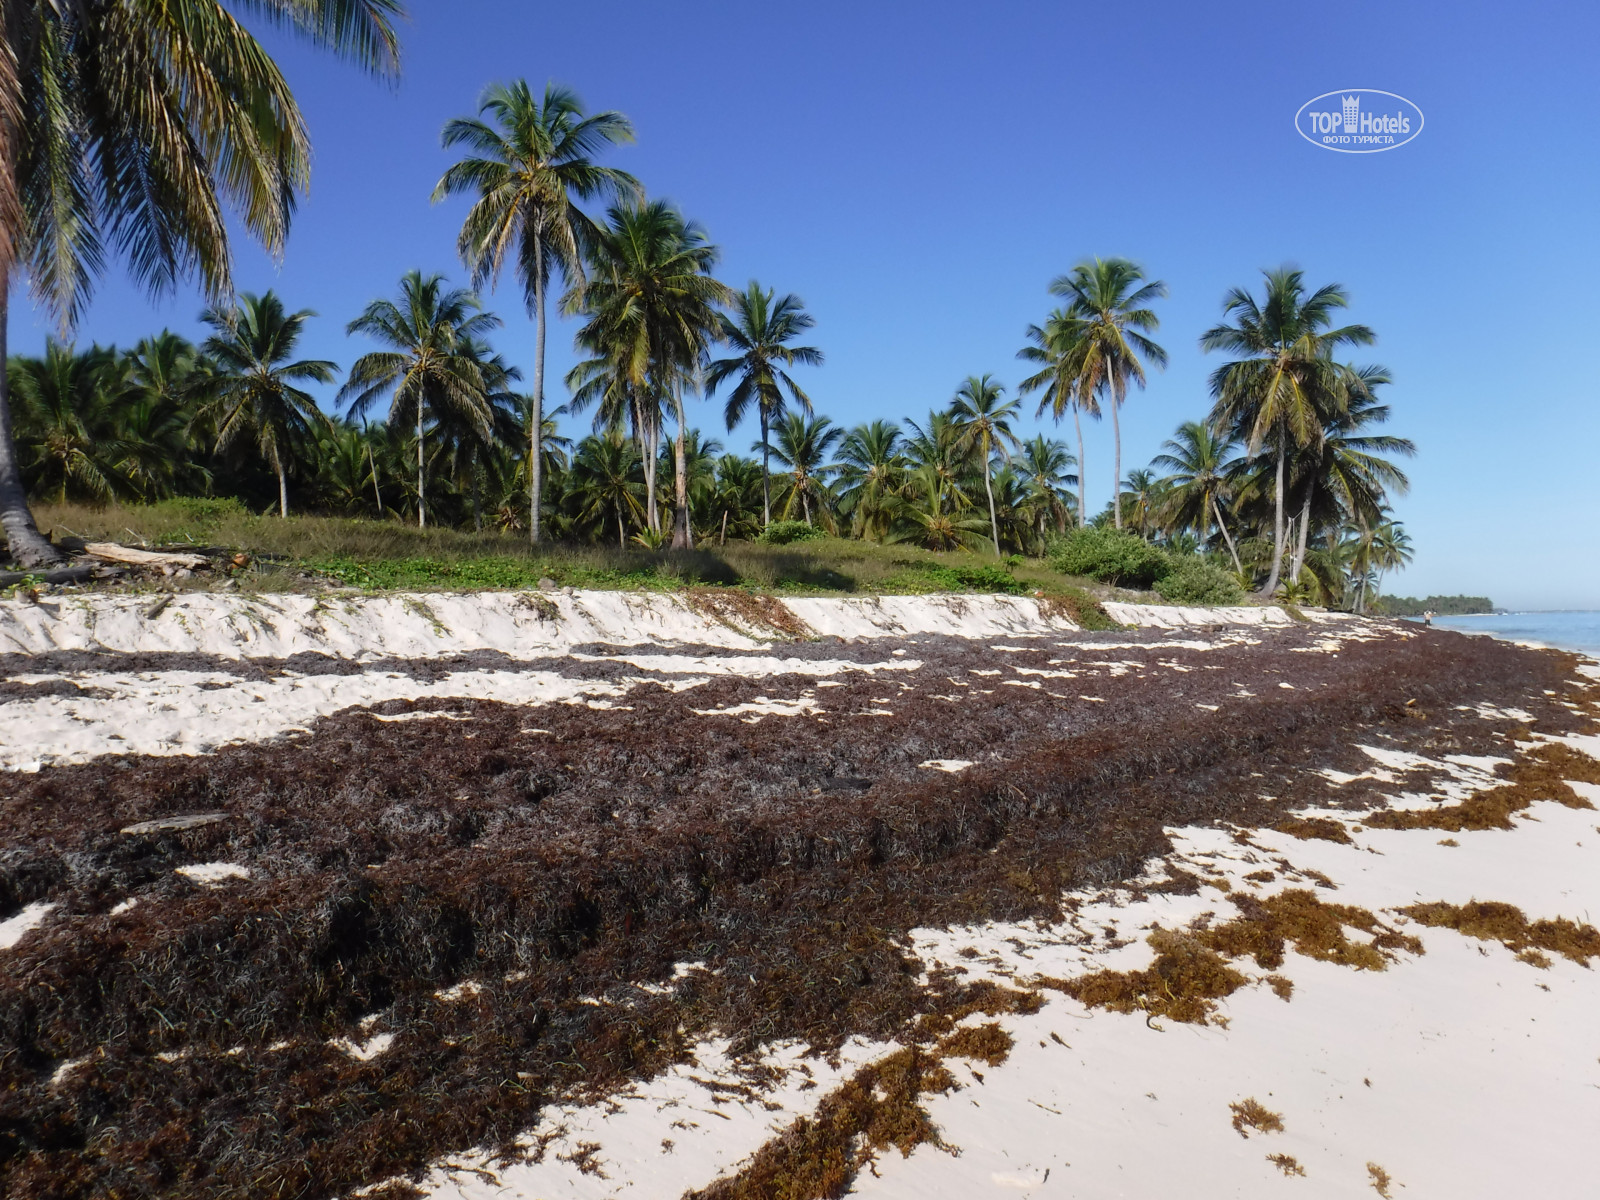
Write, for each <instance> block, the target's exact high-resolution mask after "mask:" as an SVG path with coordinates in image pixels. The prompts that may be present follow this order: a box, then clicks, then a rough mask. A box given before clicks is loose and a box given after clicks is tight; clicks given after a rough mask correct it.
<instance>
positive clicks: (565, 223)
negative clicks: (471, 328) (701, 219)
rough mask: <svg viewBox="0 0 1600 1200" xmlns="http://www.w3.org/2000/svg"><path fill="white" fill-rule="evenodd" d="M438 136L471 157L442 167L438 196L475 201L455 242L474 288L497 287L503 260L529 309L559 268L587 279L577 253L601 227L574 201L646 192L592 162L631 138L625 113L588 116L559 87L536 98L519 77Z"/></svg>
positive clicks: (498, 87) (571, 94) (631, 180)
mask: <svg viewBox="0 0 1600 1200" xmlns="http://www.w3.org/2000/svg"><path fill="white" fill-rule="evenodd" d="M442 140H443V143H444V146H445V148H446V149H449V148H452V147H457V146H459V147H463V148H464V149H465V150H466V151H467V157H465V158H463V159H462V160H461V161H459V162H457V163H455V164H454V165H452V166H451V167H450V168H449V169H448V170H447V171H445V173H444V175H443V176H442V177H441V178H440V180H439V183H438V185H437V186H436V187H435V188H434V191H433V198H434V200H435V201H439V200H442V199H444V198H445V197H446V196H450V195H456V194H460V193H469V194H471V195H474V196H476V197H477V199H476V200H475V201H474V202H473V205H472V208H471V209H470V210H469V211H468V213H467V217H466V220H465V221H463V222H462V225H461V234H460V236H459V238H458V239H457V242H456V248H457V250H458V252H459V253H460V255H461V260H462V262H464V263H466V264H468V267H469V269H470V270H471V271H472V283H473V285H474V286H475V287H483V286H484V285H485V284H490V285H492V284H494V283H495V282H496V281H497V280H498V279H499V277H500V275H501V273H502V271H503V270H504V268H505V266H506V263H507V261H508V260H509V261H511V262H512V263H513V264H514V267H515V270H516V272H517V275H518V277H519V278H520V279H521V280H522V282H523V289H524V291H525V293H526V297H527V302H528V305H529V306H530V307H532V306H533V303H534V285H535V282H536V281H538V282H541V283H542V282H546V281H548V280H549V279H550V278H551V277H552V275H554V274H555V273H557V272H559V273H560V274H562V275H564V276H565V277H566V278H567V279H569V280H574V281H580V280H582V279H583V254H584V251H585V249H586V248H587V247H588V246H590V245H591V244H592V243H593V242H594V239H595V238H596V237H597V235H598V232H599V231H598V230H597V229H596V227H595V225H594V222H593V221H591V220H590V218H589V217H588V216H587V215H586V214H585V213H584V212H583V211H582V210H581V209H580V208H579V207H578V206H577V205H576V204H575V203H574V201H575V200H592V199H595V198H597V197H601V196H614V195H633V196H639V195H642V194H643V190H642V188H641V187H640V185H639V181H638V180H636V179H635V178H634V177H633V176H632V175H629V174H628V173H627V172H626V171H619V170H617V169H616V168H615V167H603V166H599V165H597V164H596V163H595V162H594V161H593V160H594V156H595V155H596V154H598V153H600V152H601V151H602V150H604V149H606V148H607V147H608V146H614V145H620V144H623V143H628V142H632V141H633V126H632V124H631V123H630V122H629V121H628V118H627V117H625V116H623V115H622V114H621V113H618V112H602V113H595V114H594V115H592V116H585V115H584V112H583V102H582V101H581V100H579V99H578V97H577V95H576V94H575V93H574V92H572V91H570V90H568V89H567V88H564V87H559V86H557V85H555V84H548V85H546V87H545V90H544V95H543V96H542V97H536V96H535V95H534V94H533V91H532V90H531V89H530V88H529V87H528V84H527V82H526V81H525V80H518V81H517V82H515V83H510V84H506V83H496V84H493V85H491V86H490V87H489V88H488V89H487V90H486V91H485V92H484V94H483V98H482V99H481V100H480V101H479V103H478V116H477V117H458V118H456V119H455V120H452V121H450V122H449V123H448V124H446V125H445V127H444V133H443V139H442Z"/></svg>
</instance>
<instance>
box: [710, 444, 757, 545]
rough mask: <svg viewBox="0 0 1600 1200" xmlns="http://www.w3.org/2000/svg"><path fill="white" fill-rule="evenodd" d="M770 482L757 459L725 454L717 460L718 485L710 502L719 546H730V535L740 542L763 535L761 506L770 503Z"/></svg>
mask: <svg viewBox="0 0 1600 1200" xmlns="http://www.w3.org/2000/svg"><path fill="white" fill-rule="evenodd" d="M766 482H767V476H766V473H765V471H764V470H763V468H762V466H761V464H760V463H758V462H757V461H756V460H755V459H753V458H741V457H740V456H739V455H737V454H724V455H723V456H722V457H721V458H719V459H717V475H716V481H715V483H714V484H713V485H712V488H711V491H710V494H709V495H708V496H707V497H706V502H707V505H708V507H709V509H710V515H711V518H712V523H713V524H715V525H716V526H717V542H718V544H719V545H722V544H726V543H727V540H728V535H729V533H732V534H733V536H734V537H736V538H751V537H754V536H755V535H756V534H758V533H759V532H760V531H761V529H762V527H763V522H762V520H761V519H760V518H761V516H762V513H761V510H760V508H759V507H758V505H759V504H760V503H762V502H763V501H765V499H766V496H767V491H766V488H765V487H764V486H763V485H764V484H765V483H766ZM765 524H771V522H765Z"/></svg>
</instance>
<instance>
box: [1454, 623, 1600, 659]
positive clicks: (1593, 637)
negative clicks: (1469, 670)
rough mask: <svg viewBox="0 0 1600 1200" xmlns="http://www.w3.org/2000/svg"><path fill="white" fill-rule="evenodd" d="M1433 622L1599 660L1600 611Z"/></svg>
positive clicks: (1468, 631)
mask: <svg viewBox="0 0 1600 1200" xmlns="http://www.w3.org/2000/svg"><path fill="white" fill-rule="evenodd" d="M1433 623H1434V624H1435V625H1437V626H1439V627H1440V628H1441V629H1460V630H1463V631H1464V632H1467V633H1489V634H1493V635H1494V636H1495V637H1499V638H1506V639H1507V640H1509V641H1516V642H1539V643H1541V644H1543V645H1546V646H1556V647H1558V648H1560V649H1562V650H1576V651H1578V652H1580V653H1582V654H1592V655H1594V656H1596V657H1597V658H1600V612H1513V613H1490V614H1488V615H1486V616H1481V617H1435V618H1434V619H1433Z"/></svg>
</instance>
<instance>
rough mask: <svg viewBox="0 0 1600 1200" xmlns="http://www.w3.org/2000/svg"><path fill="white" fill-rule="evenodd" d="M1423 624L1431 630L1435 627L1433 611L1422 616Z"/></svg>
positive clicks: (1430, 610)
mask: <svg viewBox="0 0 1600 1200" xmlns="http://www.w3.org/2000/svg"><path fill="white" fill-rule="evenodd" d="M1422 623H1423V624H1424V625H1426V626H1428V627H1429V628H1432V627H1433V610H1432V609H1429V610H1428V611H1427V612H1425V613H1423V614H1422Z"/></svg>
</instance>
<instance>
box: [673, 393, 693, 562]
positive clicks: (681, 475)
mask: <svg viewBox="0 0 1600 1200" xmlns="http://www.w3.org/2000/svg"><path fill="white" fill-rule="evenodd" d="M672 412H673V415H674V416H675V417H676V418H677V420H678V436H677V437H676V438H674V439H673V446H672V465H673V469H674V475H675V478H674V479H673V483H672V499H673V504H672V548H673V549H674V550H693V549H694V537H693V535H692V534H691V533H690V532H689V464H688V461H687V460H686V459H685V457H684V450H683V441H684V434H685V432H686V431H685V429H684V420H683V388H682V385H674V387H673V389H672Z"/></svg>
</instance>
